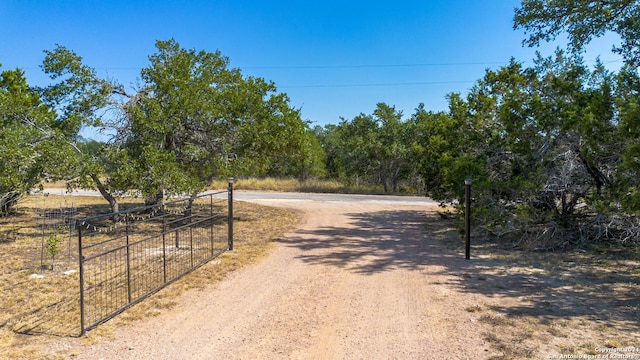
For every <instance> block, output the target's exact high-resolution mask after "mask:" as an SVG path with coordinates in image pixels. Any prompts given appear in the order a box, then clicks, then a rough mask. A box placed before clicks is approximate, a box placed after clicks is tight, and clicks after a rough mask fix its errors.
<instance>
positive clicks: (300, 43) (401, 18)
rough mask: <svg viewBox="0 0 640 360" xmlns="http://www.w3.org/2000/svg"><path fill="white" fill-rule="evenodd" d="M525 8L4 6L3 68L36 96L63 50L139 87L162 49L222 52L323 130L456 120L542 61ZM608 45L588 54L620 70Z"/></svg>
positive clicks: (511, 2)
mask: <svg viewBox="0 0 640 360" xmlns="http://www.w3.org/2000/svg"><path fill="white" fill-rule="evenodd" d="M518 5H519V1H516V0H489V1H487V0H485V1H480V0H477V1H470V0H450V1H403V0H397V1H393V2H387V1H385V2H383V1H371V0H369V1H348V0H340V1H334V0H323V1H312V0H308V1H278V0H271V1H243V0H235V1H234V0H228V1H159V0H158V1H133V0H130V1H118V0H111V1H65V0H58V1H45V0H42V1H29V0H22V1H18V0H0V19H2V27H1V29H0V63H1V64H2V68H3V69H7V68H15V67H21V68H23V69H25V71H26V72H27V79H28V81H29V82H30V83H31V84H34V85H44V84H46V83H47V81H48V79H47V78H46V77H45V76H44V74H42V72H41V70H40V68H39V65H40V64H41V63H42V60H43V58H44V54H43V50H45V49H53V48H54V46H55V44H61V45H64V46H66V47H67V48H69V49H72V50H74V51H75V52H76V53H78V54H79V55H80V56H82V57H83V59H84V63H85V64H86V65H89V66H91V67H94V68H96V70H97V71H98V73H99V74H100V75H101V76H109V77H112V78H114V79H117V80H118V81H119V82H121V83H123V84H125V85H126V86H129V87H131V88H132V87H133V86H134V84H135V81H136V79H137V78H138V77H139V73H140V69H141V68H143V67H144V66H146V65H147V64H148V59H147V57H148V56H149V55H151V54H153V53H154V51H155V41H156V40H167V39H169V38H175V39H176V41H178V42H179V43H180V44H181V45H182V47H184V48H195V49H197V50H207V51H215V50H220V51H221V52H222V53H223V54H224V55H226V56H228V57H229V58H230V59H231V66H232V67H239V68H241V69H242V72H243V73H244V74H245V75H252V76H260V77H263V78H265V79H267V80H272V81H274V82H275V84H276V86H277V87H278V90H279V91H282V92H286V93H287V94H288V95H289V97H290V98H291V104H292V105H293V106H294V107H296V108H300V109H301V112H302V117H303V119H305V120H310V121H312V123H313V124H314V125H315V124H317V125H325V124H328V123H338V122H339V121H340V118H341V117H344V118H346V119H352V118H353V117H355V116H357V115H358V114H359V113H365V114H370V113H372V112H373V110H374V109H375V106H376V103H378V102H385V103H387V104H389V105H393V106H395V107H396V109H398V110H401V111H403V113H404V115H405V117H408V116H410V115H411V114H412V113H413V112H414V110H415V108H416V107H417V106H418V104H419V103H424V104H425V107H426V108H427V109H429V110H434V111H440V110H446V109H447V102H446V94H448V93H451V92H459V93H462V94H466V92H467V91H468V89H469V88H470V87H471V86H472V85H473V83H474V82H475V81H477V80H478V79H480V78H481V77H482V76H483V75H484V72H485V69H487V68H492V69H496V68H499V67H500V66H501V65H504V64H506V63H508V62H509V59H510V58H511V57H514V58H515V59H516V60H518V61H521V62H523V63H525V65H526V64H531V60H532V59H533V57H534V53H535V51H536V50H540V51H541V52H542V54H543V55H551V54H552V52H553V50H554V48H555V47H556V46H557V45H558V44H560V45H562V42H561V41H560V42H558V44H547V45H544V46H542V47H540V48H537V49H536V48H534V49H532V48H527V47H523V46H522V45H521V42H522V40H523V38H524V34H523V32H522V31H514V30H513V23H512V21H513V11H514V8H515V7H517V6H518ZM612 44H613V42H612V40H611V37H607V38H605V39H602V40H597V41H594V42H593V43H592V44H591V45H590V46H589V49H588V52H587V53H586V54H585V60H586V61H587V63H591V62H592V61H593V60H595V58H596V57H597V56H600V57H601V60H602V61H604V62H607V63H609V64H611V66H613V67H616V66H619V65H620V64H621V61H620V56H618V55H616V54H612V53H611V51H610V50H611V46H612Z"/></svg>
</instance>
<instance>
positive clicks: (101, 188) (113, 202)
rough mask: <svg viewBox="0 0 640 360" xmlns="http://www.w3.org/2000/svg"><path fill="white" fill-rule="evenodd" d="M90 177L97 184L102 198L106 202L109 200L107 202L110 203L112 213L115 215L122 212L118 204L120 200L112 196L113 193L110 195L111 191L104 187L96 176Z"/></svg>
mask: <svg viewBox="0 0 640 360" xmlns="http://www.w3.org/2000/svg"><path fill="white" fill-rule="evenodd" d="M89 176H90V177H91V179H92V180H93V182H94V183H95V184H96V187H97V188H98V191H100V194H101V195H102V197H103V198H104V199H105V200H107V202H108V203H109V206H111V212H113V213H117V212H120V205H119V204H118V199H116V198H115V197H114V196H113V195H111V193H109V191H108V190H107V188H106V187H105V186H104V184H103V183H102V181H100V179H99V178H98V177H97V176H96V175H94V174H90V175H89Z"/></svg>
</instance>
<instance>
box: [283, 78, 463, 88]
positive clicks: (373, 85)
mask: <svg viewBox="0 0 640 360" xmlns="http://www.w3.org/2000/svg"><path fill="white" fill-rule="evenodd" d="M474 82H475V80H474V81H469V80H460V81H423V82H406V83H373V84H324V85H323V84H317V85H284V86H278V88H281V89H282V88H287V89H290V88H337V87H375V86H411V85H439V84H469V83H474Z"/></svg>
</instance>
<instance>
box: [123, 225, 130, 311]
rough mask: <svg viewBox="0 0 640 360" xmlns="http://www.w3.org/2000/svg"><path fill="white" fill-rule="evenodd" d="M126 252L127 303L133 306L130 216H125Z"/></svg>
mask: <svg viewBox="0 0 640 360" xmlns="http://www.w3.org/2000/svg"><path fill="white" fill-rule="evenodd" d="M124 224H125V233H126V234H125V237H126V251H127V303H128V304H131V254H130V252H129V251H130V249H129V247H130V246H129V216H128V215H127V214H125V215H124Z"/></svg>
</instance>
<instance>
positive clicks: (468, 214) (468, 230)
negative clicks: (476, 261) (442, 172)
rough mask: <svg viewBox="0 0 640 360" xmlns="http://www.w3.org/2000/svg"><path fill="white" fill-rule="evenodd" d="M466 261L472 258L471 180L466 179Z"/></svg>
mask: <svg viewBox="0 0 640 360" xmlns="http://www.w3.org/2000/svg"><path fill="white" fill-rule="evenodd" d="M464 198H465V202H464V220H465V221H464V222H465V227H464V235H465V253H464V257H465V259H467V260H469V259H470V258H471V179H469V178H467V179H464Z"/></svg>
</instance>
